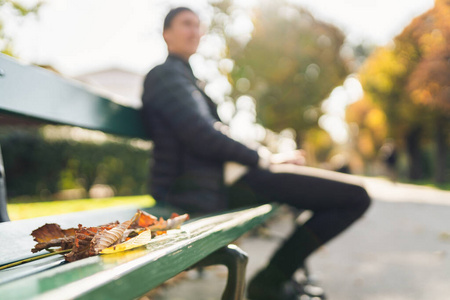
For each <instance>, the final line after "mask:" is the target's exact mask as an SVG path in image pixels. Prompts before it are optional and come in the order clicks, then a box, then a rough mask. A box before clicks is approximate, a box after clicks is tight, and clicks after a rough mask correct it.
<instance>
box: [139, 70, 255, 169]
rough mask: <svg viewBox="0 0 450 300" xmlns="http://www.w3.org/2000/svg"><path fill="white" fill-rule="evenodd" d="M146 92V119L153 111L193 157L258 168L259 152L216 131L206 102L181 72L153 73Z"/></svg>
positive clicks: (148, 79) (148, 78)
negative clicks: (150, 111) (148, 111)
mask: <svg viewBox="0 0 450 300" xmlns="http://www.w3.org/2000/svg"><path fill="white" fill-rule="evenodd" d="M144 89H145V91H144V96H143V102H144V108H143V109H144V115H147V116H149V115H151V114H148V113H146V112H145V110H147V109H150V110H153V113H154V114H158V115H159V116H160V117H161V118H163V120H164V121H165V123H166V124H167V126H169V127H170V128H171V129H172V132H173V133H174V134H175V135H176V137H177V138H178V139H179V140H180V141H181V143H182V144H183V145H184V146H185V147H186V148H187V149H188V151H190V152H191V153H193V154H194V155H196V156H199V157H203V158H207V159H213V160H220V161H223V162H225V161H235V162H238V163H241V164H244V165H248V166H256V165H257V164H258V160H259V155H258V152H257V151H255V150H253V149H250V148H248V147H247V146H245V145H243V144H241V143H239V142H237V141H235V140H233V139H232V138H230V137H228V136H227V135H225V134H224V133H222V132H220V131H219V130H217V129H216V128H217V126H216V128H215V126H214V123H215V122H217V120H216V119H214V117H213V116H212V115H211V113H210V111H209V110H208V108H207V104H206V102H205V99H204V98H203V96H202V95H201V93H200V92H199V91H198V90H197V88H196V87H195V86H194V84H193V83H192V82H191V81H190V80H189V78H187V77H185V76H183V74H182V73H181V72H177V70H168V69H163V70H158V72H155V73H154V74H152V72H151V73H150V74H149V75H148V76H147V78H146V81H145V84H144Z"/></svg>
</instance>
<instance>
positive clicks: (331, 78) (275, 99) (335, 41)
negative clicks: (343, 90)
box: [232, 0, 349, 141]
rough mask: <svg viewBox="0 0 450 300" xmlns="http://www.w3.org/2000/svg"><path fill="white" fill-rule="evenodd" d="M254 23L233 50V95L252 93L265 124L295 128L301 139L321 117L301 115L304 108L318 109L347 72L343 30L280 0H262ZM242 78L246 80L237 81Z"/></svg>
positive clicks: (280, 127)
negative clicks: (239, 46) (249, 33)
mask: <svg viewBox="0 0 450 300" xmlns="http://www.w3.org/2000/svg"><path fill="white" fill-rule="evenodd" d="M253 23H254V26H255V29H254V31H253V33H252V38H251V40H250V41H249V42H248V44H247V45H246V47H245V48H244V49H243V50H242V51H240V52H238V53H235V54H234V55H233V56H232V58H233V59H234V60H235V62H236V63H235V68H234V70H233V72H232V82H233V84H234V86H235V95H234V96H239V95H240V94H249V95H251V96H253V97H254V98H255V99H256V101H257V113H258V119H259V121H260V122H261V123H262V125H263V126H265V127H267V128H269V129H272V130H274V131H281V130H283V129H285V128H293V129H294V130H295V131H296V133H297V140H298V141H301V139H302V138H304V137H305V136H306V133H307V131H308V130H310V129H312V128H317V127H318V124H317V121H318V117H320V115H317V116H316V117H315V118H312V119H311V118H305V117H304V115H305V111H306V110H310V109H317V111H320V109H319V107H320V103H321V102H322V101H323V100H324V99H325V98H326V97H327V96H328V95H329V93H330V92H331V91H332V89H333V88H334V87H336V86H338V85H339V84H341V83H342V82H343V80H344V79H345V77H346V76H347V75H348V73H349V71H348V67H347V65H346V62H345V61H344V60H343V59H342V58H341V56H340V49H341V47H342V45H343V43H344V35H343V34H342V32H341V31H340V30H339V29H337V28H336V27H334V26H332V25H330V24H326V23H323V22H320V21H318V20H316V19H314V17H313V16H312V15H311V14H310V13H308V12H307V11H305V10H303V9H301V8H299V7H298V6H295V5H292V4H289V3H287V2H286V1H283V0H279V1H271V2H264V4H263V5H262V6H259V9H258V10H257V11H256V12H255V16H254V18H253ZM243 80H244V81H245V80H248V82H249V84H245V85H242V84H240V83H242V82H243Z"/></svg>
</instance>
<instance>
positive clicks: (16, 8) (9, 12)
mask: <svg viewBox="0 0 450 300" xmlns="http://www.w3.org/2000/svg"><path fill="white" fill-rule="evenodd" d="M33 2H34V3H33ZM30 3H31V4H30ZM43 4H44V1H31V2H30V1H27V5H25V4H23V3H22V1H14V0H0V10H1V11H2V13H1V14H0V52H2V53H5V54H8V55H11V56H14V49H13V37H12V36H11V35H10V34H9V33H8V32H7V30H6V26H5V23H6V22H11V21H13V22H19V21H21V20H22V19H23V18H25V17H27V16H29V15H34V16H36V15H37V14H38V11H39V9H40V7H41V6H42V5H43Z"/></svg>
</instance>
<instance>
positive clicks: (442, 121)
mask: <svg viewBox="0 0 450 300" xmlns="http://www.w3.org/2000/svg"><path fill="white" fill-rule="evenodd" d="M447 120H448V119H447V118H446V117H444V116H438V117H437V118H436V160H435V165H436V169H435V173H434V180H435V182H436V183H444V182H445V176H446V174H445V173H446V171H447V139H448V132H447V130H446V129H447V125H448V124H447Z"/></svg>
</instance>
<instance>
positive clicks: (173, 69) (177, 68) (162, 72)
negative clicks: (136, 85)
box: [147, 57, 185, 78]
mask: <svg viewBox="0 0 450 300" xmlns="http://www.w3.org/2000/svg"><path fill="white" fill-rule="evenodd" d="M184 68H185V67H184V65H183V63H182V62H180V61H178V60H175V59H170V57H169V58H168V59H166V61H165V62H164V63H162V64H160V65H157V66H156V67H154V68H153V69H151V70H150V71H149V72H148V74H147V77H154V76H156V77H158V78H161V77H165V76H174V75H177V74H178V75H182V74H183V70H184Z"/></svg>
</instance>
